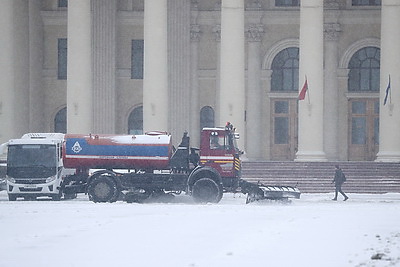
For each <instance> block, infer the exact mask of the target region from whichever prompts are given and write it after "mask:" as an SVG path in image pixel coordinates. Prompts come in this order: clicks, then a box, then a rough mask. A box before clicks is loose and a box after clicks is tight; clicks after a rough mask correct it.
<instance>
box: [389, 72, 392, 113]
mask: <svg viewBox="0 0 400 267" xmlns="http://www.w3.org/2000/svg"><path fill="white" fill-rule="evenodd" d="M389 86H390V87H392V85H391V84H390V74H389ZM391 104H392V88H390V89H389V105H391Z"/></svg>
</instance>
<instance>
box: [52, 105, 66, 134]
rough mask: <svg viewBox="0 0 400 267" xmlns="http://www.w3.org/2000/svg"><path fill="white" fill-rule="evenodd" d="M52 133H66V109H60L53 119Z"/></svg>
mask: <svg viewBox="0 0 400 267" xmlns="http://www.w3.org/2000/svg"><path fill="white" fill-rule="evenodd" d="M54 132H55V133H67V108H66V107H65V108H62V109H60V110H59V111H58V112H57V114H56V116H55V117H54Z"/></svg>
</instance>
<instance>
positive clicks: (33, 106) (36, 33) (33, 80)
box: [28, 0, 45, 132]
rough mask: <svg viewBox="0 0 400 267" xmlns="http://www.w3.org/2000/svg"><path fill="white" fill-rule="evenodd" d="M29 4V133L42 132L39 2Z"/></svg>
mask: <svg viewBox="0 0 400 267" xmlns="http://www.w3.org/2000/svg"><path fill="white" fill-rule="evenodd" d="M28 2H29V74H30V75H29V131H32V132H42V131H44V125H45V121H44V109H43V106H44V100H43V99H44V91H43V80H42V76H43V68H42V67H39V66H43V46H44V42H43V40H44V33H43V22H42V17H41V14H40V11H41V8H42V1H41V0H30V1H28Z"/></svg>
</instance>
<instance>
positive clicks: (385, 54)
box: [377, 0, 400, 162]
mask: <svg viewBox="0 0 400 267" xmlns="http://www.w3.org/2000/svg"><path fill="white" fill-rule="evenodd" d="M381 21H382V22H381V76H380V103H381V105H380V112H379V153H378V155H377V161H385V162H400V138H399V133H400V91H399V89H400V71H399V70H400V55H399V53H398V50H399V47H400V2H399V1H398V0H382V12H381ZM389 75H390V87H391V89H390V92H389V96H388V100H387V102H386V105H383V101H384V98H385V95H386V88H387V87H388V83H389Z"/></svg>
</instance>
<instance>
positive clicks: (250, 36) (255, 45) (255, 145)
mask: <svg viewBox="0 0 400 267" xmlns="http://www.w3.org/2000/svg"><path fill="white" fill-rule="evenodd" d="M263 34H264V28H263V25H261V24H251V25H249V26H248V28H247V29H246V38H247V42H248V63H247V103H246V107H247V108H246V126H247V127H246V130H247V131H246V137H247V140H246V141H247V142H246V148H247V150H246V152H247V157H248V158H249V159H253V160H257V159H261V158H262V147H263V146H262V145H261V144H260V140H259V138H258V137H259V135H260V132H261V125H262V123H261V120H262V119H261V112H262V110H261V107H262V99H263V98H262V91H261V64H262V63H261V58H262V55H261V40H262V37H263Z"/></svg>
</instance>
